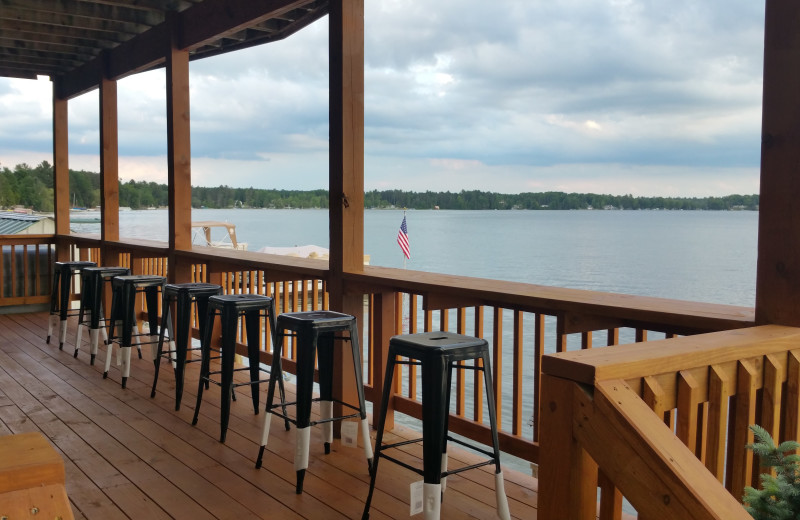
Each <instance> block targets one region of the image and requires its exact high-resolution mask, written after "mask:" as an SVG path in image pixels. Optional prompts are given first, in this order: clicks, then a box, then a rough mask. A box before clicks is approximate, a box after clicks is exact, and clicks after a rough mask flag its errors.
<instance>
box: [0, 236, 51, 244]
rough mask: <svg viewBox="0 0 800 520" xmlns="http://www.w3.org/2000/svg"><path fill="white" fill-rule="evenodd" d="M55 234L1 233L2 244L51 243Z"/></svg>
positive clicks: (0, 240) (0, 241) (0, 242)
mask: <svg viewBox="0 0 800 520" xmlns="http://www.w3.org/2000/svg"><path fill="white" fill-rule="evenodd" d="M53 242H55V237H54V236H53V235H0V245H3V246H5V245H28V244H51V243H53Z"/></svg>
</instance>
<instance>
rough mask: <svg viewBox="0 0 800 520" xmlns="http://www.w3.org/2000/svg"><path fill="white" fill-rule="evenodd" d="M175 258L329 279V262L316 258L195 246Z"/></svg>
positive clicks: (178, 253)
mask: <svg viewBox="0 0 800 520" xmlns="http://www.w3.org/2000/svg"><path fill="white" fill-rule="evenodd" d="M175 256H176V257H178V258H186V259H187V260H189V261H193V262H214V263H217V264H225V265H229V266H231V267H238V268H242V269H244V270H250V269H274V270H278V271H280V272H282V273H295V274H297V275H298V276H300V277H305V278H309V277H311V278H327V273H328V261H327V260H320V259H315V258H298V257H293V256H286V255H271V254H267V253H258V252H255V251H235V250H231V249H219V248H215V247H208V246H193V247H192V250H191V251H176V252H175Z"/></svg>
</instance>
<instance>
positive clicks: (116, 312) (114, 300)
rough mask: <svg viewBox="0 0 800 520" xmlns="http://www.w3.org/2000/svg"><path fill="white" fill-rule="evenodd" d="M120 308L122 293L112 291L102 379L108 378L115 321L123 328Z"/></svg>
mask: <svg viewBox="0 0 800 520" xmlns="http://www.w3.org/2000/svg"><path fill="white" fill-rule="evenodd" d="M122 307H123V304H122V291H113V292H112V293H111V326H110V327H109V330H108V340H107V341H106V363H105V367H104V369H103V379H106V378H107V377H108V371H109V370H110V369H111V355H112V353H113V352H114V338H115V335H114V333H115V329H116V328H117V321H120V325H119V326H120V327H122V326H124V322H123V320H122V317H121V316H120V314H121V313H122Z"/></svg>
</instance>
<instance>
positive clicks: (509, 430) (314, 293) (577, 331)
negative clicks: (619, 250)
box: [70, 236, 753, 463]
mask: <svg viewBox="0 0 800 520" xmlns="http://www.w3.org/2000/svg"><path fill="white" fill-rule="evenodd" d="M70 244H71V248H72V251H71V253H72V256H73V257H75V258H83V259H91V260H94V261H97V262H98V263H99V264H101V265H102V264H103V262H104V261H105V264H106V265H110V263H113V264H115V265H126V266H130V267H131V268H132V269H133V272H134V273H142V274H162V275H164V274H166V272H167V267H168V265H167V264H168V258H169V255H170V252H169V250H168V248H167V247H166V245H165V244H164V243H162V242H143V241H138V240H137V241H136V243H132V242H117V243H106V244H105V245H104V249H103V251H102V252H101V250H100V247H99V246H100V241H99V240H98V239H97V237H93V236H80V237H70ZM172 255H173V256H172V258H173V260H172V261H174V262H176V265H181V266H191V269H190V272H191V273H192V274H191V277H192V280H195V281H209V282H213V283H218V284H220V285H222V286H223V287H224V290H225V292H228V293H233V292H245V293H249V292H255V293H259V294H265V295H268V296H273V297H275V298H276V300H277V304H278V310H279V312H285V311H296V310H310V309H317V308H323V309H325V308H328V300H327V292H326V290H325V288H326V285H327V281H328V276H329V273H328V270H327V267H328V265H327V262H326V261H322V260H309V259H300V258H291V257H284V256H276V255H265V254H260V253H252V252H243V251H227V250H221V249H214V248H205V247H195V248H194V249H193V250H192V251H177V252H174V253H172ZM109 262H110V263H109ZM344 284H345V287H346V291H347V292H349V293H355V294H362V295H364V313H363V320H362V338H363V341H362V343H363V344H364V360H365V370H364V373H365V374H366V376H365V379H366V380H365V391H366V395H367V398H368V399H369V400H371V401H372V402H373V403H376V404H377V403H379V400H380V397H381V388H382V382H383V377H384V373H383V371H384V367H385V360H386V355H387V350H388V339H389V338H390V337H391V336H392V335H394V334H400V333H410V332H418V331H424V330H451V331H454V332H460V333H464V334H469V335H473V336H478V337H482V338H485V339H486V340H487V341H488V342H489V343H490V345H491V349H492V352H493V355H492V358H493V366H492V371H493V376H494V377H493V380H494V383H495V389H494V390H495V395H496V396H497V397H496V398H497V401H498V407H497V410H498V415H499V418H498V419H499V421H498V423H499V424H500V426H501V432H500V440H501V448H502V450H503V451H505V452H507V453H509V454H511V455H514V456H517V457H520V458H522V459H524V460H526V461H530V462H533V463H536V462H538V461H539V438H540V432H541V428H542V425H543V422H542V421H541V420H540V418H539V409H540V402H539V401H540V386H541V367H542V359H543V357H544V356H545V355H546V354H548V353H552V352H563V351H568V350H584V349H589V348H592V347H599V346H602V345H606V344H618V343H633V342H641V341H647V340H648V339H653V338H663V337H674V336H678V335H689V334H697V333H702V332H710V331H719V330H727V329H736V328H741V327H746V326H750V325H752V323H753V311H752V309H748V308H741V307H731V306H725V305H713V304H702V303H693V302H681V301H674V300H665V299H659V298H647V297H637V296H629V295H618V294H608V293H598V292H591V291H580V290H572V289H564V288H555V287H547V286H538V285H530V284H523V283H513V282H500V281H496V280H485V279H477V278H466V277H459V276H449V275H442V274H433V273H422V272H415V271H407V270H401V269H390V268H382V267H376V266H365V268H364V272H363V273H359V274H347V275H345V279H344ZM195 319H196V318H195ZM194 334H195V337H197V331H196V330H195V332H194ZM261 338H262V339H261V348H262V356H261V357H262V362H264V363H267V364H268V363H270V362H271V357H272V356H271V350H272V348H271V344H270V334H269V330H268V328H267V326H266V324H262V334H261ZM240 348H241V349H242V353H244V347H243V346H241V347H240ZM625 348H628V347H625ZM294 358H295V351H294V348H293V346H292V345H291V344H290V343H287V345H286V348H284V359H283V365H284V368H285V370H287V371H288V372H293V371H294ZM417 378H418V374H416V373H415V371H414V369H413V368H412V369H406V371H405V372H404V373H403V374H402V377H396V378H395V381H397V382H398V385H397V387H396V389H395V390H396V394H395V395H394V396H393V397H392V401H391V402H390V403H389V405H390V409H391V410H397V411H400V412H403V413H405V414H407V415H410V416H412V417H417V418H419V417H420V416H421V406H420V397H421V396H420V392H419V390H418V385H417ZM481 385H482V382H481V381H480V380H476V379H475V378H472V377H469V378H460V377H459V378H458V380H457V381H456V384H455V388H454V392H455V393H454V395H453V398H452V403H453V405H452V409H451V414H452V415H451V420H450V426H451V429H452V430H453V431H455V432H456V433H459V434H462V435H465V436H467V437H470V438H472V439H475V440H477V441H479V442H484V443H487V442H488V440H489V430H488V427H487V426H486V424H485V416H484V415H485V412H484V410H485V403H484V402H483V397H482V395H483V389H482V387H481ZM389 421H390V423H391V414H390V418H389Z"/></svg>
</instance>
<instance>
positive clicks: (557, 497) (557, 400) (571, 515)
mask: <svg viewBox="0 0 800 520" xmlns="http://www.w3.org/2000/svg"><path fill="white" fill-rule="evenodd" d="M576 391H581V390H580V389H579V388H578V385H577V383H574V382H572V381H568V380H565V379H561V378H558V377H553V376H551V375H548V374H542V412H541V417H542V425H541V430H540V435H541V442H540V448H539V516H540V517H541V518H563V519H564V520H594V519H595V518H596V515H597V465H596V464H595V463H594V461H592V459H591V458H590V457H589V455H588V454H587V453H586V452H585V451H584V449H583V448H582V447H581V446H580V444H579V443H578V442H577V441H576V440H575V437H574V434H573V431H572V429H573V424H574V420H575V418H574V415H575V414H577V413H579V412H578V411H577V410H575V409H573V408H574V406H575V405H576V403H575V399H574V398H573V393H574V392H576Z"/></svg>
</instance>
